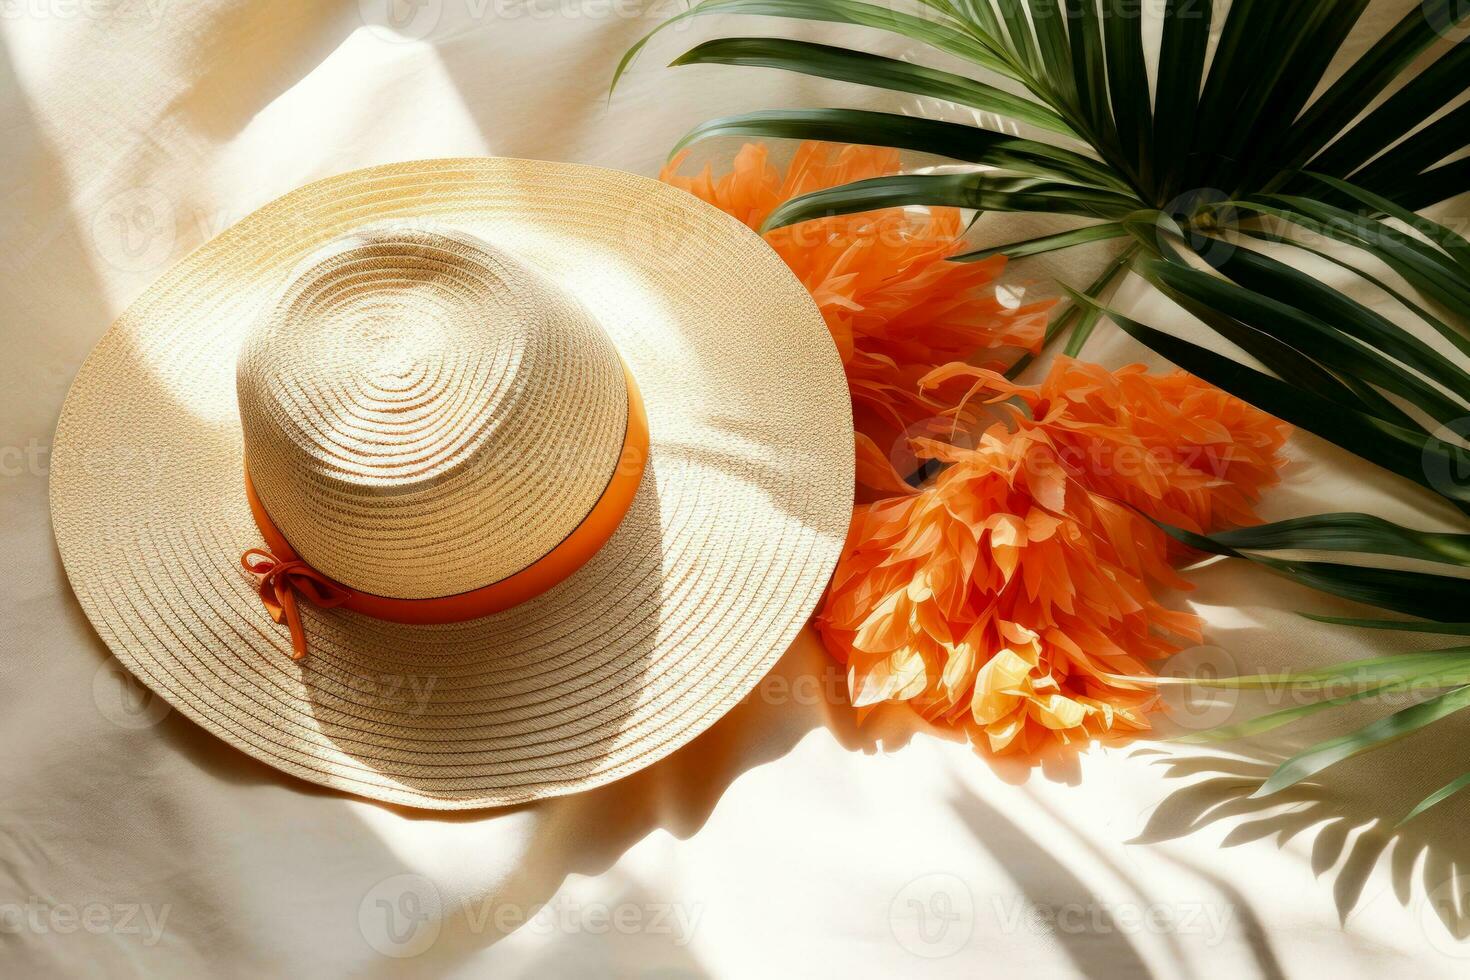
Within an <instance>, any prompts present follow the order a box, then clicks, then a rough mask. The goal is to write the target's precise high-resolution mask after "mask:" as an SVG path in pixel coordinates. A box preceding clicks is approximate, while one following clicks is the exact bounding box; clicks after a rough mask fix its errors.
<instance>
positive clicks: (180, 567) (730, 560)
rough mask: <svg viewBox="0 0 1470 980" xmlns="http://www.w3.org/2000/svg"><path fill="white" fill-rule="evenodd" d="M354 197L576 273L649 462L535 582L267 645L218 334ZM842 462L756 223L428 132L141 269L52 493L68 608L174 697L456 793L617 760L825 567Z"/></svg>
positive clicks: (780, 626) (269, 637)
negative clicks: (524, 588)
mask: <svg viewBox="0 0 1470 980" xmlns="http://www.w3.org/2000/svg"><path fill="white" fill-rule="evenodd" d="M385 222H386V223H390V224H391V223H394V222H403V223H405V224H408V225H415V226H416V225H418V224H420V223H431V224H432V225H433V226H435V227H449V228H453V229H458V230H461V231H465V232H469V233H471V234H474V235H477V236H479V237H481V238H483V239H485V240H487V241H489V242H492V243H494V244H495V245H497V246H499V247H501V248H503V249H506V250H508V251H510V252H511V253H513V254H515V255H517V256H518V257H520V258H521V259H523V260H524V261H526V262H528V263H529V264H531V265H533V266H535V267H537V268H539V269H541V270H542V271H543V272H545V273H546V274H547V275H549V276H550V277H551V278H552V279H553V280H555V281H556V282H557V283H559V284H560V285H561V286H562V287H563V288H564V289H566V290H568V291H570V292H571V293H573V294H574V295H575V296H576V297H577V298H578V299H580V300H581V302H582V303H583V304H584V305H585V306H586V307H587V308H588V309H589V310H590V311H591V312H592V313H593V315H594V316H596V317H597V318H598V320H599V321H600V322H601V323H602V325H603V327H604V328H605V329H606V330H607V332H608V334H609V335H610V336H611V338H612V340H613V342H614V344H615V345H616V346H617V348H618V350H619V352H620V353H621V354H622V356H623V358H624V360H625V361H626V362H627V364H628V365H629V367H630V368H631V370H632V372H633V374H634V376H635V377H636V379H637V382H638V385H639V388H640V389H641V392H642V395H643V400H644V404H645V407H646V410H647V414H648V422H649V434H650V454H649V462H648V467H647V469H646V471H645V474H644V477H643V482H642V484H641V486H640V488H639V491H638V494H637V497H636V498H635V500H634V502H633V505H632V507H631V509H630V511H629V513H628V516H627V517H626V518H625V519H624V521H623V523H622V524H621V525H620V526H619V528H618V530H617V532H616V533H615V534H614V535H613V537H612V539H611V540H610V541H609V542H608V543H607V544H606V545H605V546H604V547H603V548H602V549H601V550H600V551H599V552H598V554H597V555H596V556H595V557H594V558H593V559H592V560H591V561H590V562H589V563H588V564H587V565H585V566H584V567H583V568H581V569H580V570H579V571H578V572H577V573H575V574H574V575H572V576H571V577H570V578H568V579H567V580H565V581H564V582H562V583H561V584H559V585H558V586H556V587H555V588H553V589H552V590H550V591H549V592H547V593H545V594H543V595H541V596H539V597H537V598H535V599H532V600H530V601H528V602H526V603H523V604H521V605H519V606H517V607H515V608H513V609H510V610H508V611H506V612H503V613H499V614H497V615H494V616H489V617H485V618H482V619H477V620H472V621H469V622H463V623H456V624H448V625H440V626H408V625H399V624H394V623H389V622H385V621H381V620H375V619H370V618H367V617H364V616H361V615H359V614H356V613H352V612H346V611H343V610H339V609H319V608H316V607H314V606H311V605H310V604H304V605H303V616H304V619H305V627H306V632H307V635H308V637H309V640H310V651H311V652H310V655H309V656H308V657H307V658H306V659H305V660H302V661H299V662H298V661H293V660H292V659H291V656H290V654H291V641H290V637H289V635H288V634H287V632H286V630H285V628H284V627H282V626H278V625H277V624H276V623H274V622H272V620H271V619H270V617H269V615H268V613H267V611H266V609H265V608H264V606H263V605H262V603H261V601H260V598H259V595H258V594H257V591H256V583H255V581H254V579H253V578H252V577H251V576H250V575H248V574H247V573H246V572H245V571H244V569H242V568H241V566H240V555H241V553H242V552H243V551H244V550H245V549H247V548H252V547H258V546H259V545H260V544H261V536H260V532H259V530H258V529H257V527H256V526H255V523H254V521H253V519H252V517H251V514H250V510H249V507H248V504H247V501H246V497H245V493H244V489H243V484H242V466H243V459H242V444H241V433H240V421H239V415H238V412H237V407H236V393H235V360H236V352H237V350H238V348H239V346H240V344H241V341H242V339H243V338H244V336H245V334H246V332H247V331H248V330H249V328H250V327H251V325H252V324H253V323H255V322H256V320H257V318H259V317H260V316H261V315H262V313H263V311H265V310H267V309H268V308H269V306H270V304H271V303H272V302H273V300H274V299H275V296H276V294H277V293H278V292H279V290H280V289H281V287H282V284H283V283H284V282H285V281H286V279H287V277H288V276H289V275H290V273H291V270H292V269H293V267H295V266H296V265H297V264H298V263H299V262H300V261H301V260H302V259H303V258H304V257H305V256H307V255H309V254H310V253H312V252H313V251H315V250H316V249H318V248H320V247H321V246H322V245H324V244H325V243H327V242H329V241H331V240H332V239H335V238H337V237H338V236H340V235H342V234H345V233H347V232H349V231H352V230H353V229H356V228H360V227H362V226H364V225H367V224H382V223H385ZM852 474H853V448H852V428H851V409H850V406H849V401H848V395H847V388H846V384H845V381H844V377H843V372H842V366H841V363H840V360H839V358H838V355H837V351H836V349H835V347H834V345H833V342H832V340H831V338H830V336H829V335H828V333H827V330H826V328H825V325H824V324H823V321H822V318H821V315H820V314H819V312H818V311H817V309H816V307H815V305H814V303H813V302H812V299H811V298H810V296H809V295H808V294H807V292H806V290H805V289H804V288H803V287H802V285H801V284H800V283H799V282H798V281H797V280H796V278H795V277H794V276H793V275H792V274H791V272H790V271H789V270H788V269H787V268H786V267H785V265H784V264H783V263H782V262H781V261H780V259H779V258H778V257H777V256H776V255H775V254H774V253H773V252H772V251H771V250H770V248H768V247H767V246H766V244H765V243H764V242H762V241H761V240H760V238H759V237H758V236H757V235H755V234H754V233H752V232H751V231H750V230H749V229H747V228H745V227H744V226H743V225H741V224H740V223H739V222H737V221H735V220H734V219H732V218H730V217H729V216H728V215H725V214H724V213H722V212H720V211H718V210H716V209H715V208H712V207H710V206H709V205H707V204H705V203H703V202H702V201H699V200H697V199H696V198H694V197H693V196H691V195H689V194H686V193H684V192H683V191H679V190H676V189H673V188H670V187H668V186H665V185H663V184H660V183H658V182H656V181H651V180H648V179H646V178H642V177H637V176H633V175H630V174H625V173H620V172H616V171H608V170H602V169H598V168H592V167H585V166H578V165H572V164H561V163H545V162H539V161H525V160H508V159H450V160H430V161H419V162H412V163H402V164H392V165H387V166H381V167H374V168H370V169H366V170H359V171H355V172H352V173H348V174H343V175H341V176H338V177H333V178H330V179H327V180H323V181H319V182H317V183H313V184H310V185H308V186H306V187H303V188H301V189H300V190H297V191H295V192H293V193H291V194H288V195H286V196H285V197H282V198H280V199H278V200H276V201H274V202H272V203H271V204H269V205H267V206H265V207H264V208H262V209H260V210H259V211H256V212H255V213H254V214H252V215H250V216H249V217H247V218H245V219H244V220H242V221H240V222H239V223H238V224H236V225H234V226H233V227H231V228H230V229H229V230H227V231H225V232H224V233H223V234H221V235H220V236H219V237H217V238H215V239H214V240H212V241H211V242H209V243H208V244H206V245H205V246H203V247H202V248H200V249H199V250H197V251H196V252H194V253H193V254H191V255H189V256H188V257H187V258H185V259H184V260H183V261H182V262H180V263H179V264H178V265H177V266H175V267H174V268H172V269H171V270H170V271H169V272H168V273H166V274H165V275H164V276H163V277H162V278H161V279H160V280H159V281H158V282H156V283H155V284H154V285H153V286H152V287H151V288H150V289H148V291H147V292H145V293H144V294H143V296H142V297H140V298H139V299H138V300H137V301H136V302H135V303H134V304H133V305H132V306H131V307H130V308H129V309H128V310H127V311H126V312H125V313H124V314H123V315H122V317H121V318H120V319H119V320H118V321H117V322H116V323H115V324H114V325H113V326H112V328H111V329H110V330H108V332H107V333H106V335H105V336H104V337H103V338H102V340H101V342H100V343H99V344H98V345H97V347H96V349H95V350H94V351H93V352H92V354H91V355H90V356H89V357H88V359H87V361H86V363H85V364H84V365H83V367H82V369H81V371H80V373H79V374H78V376H77V378H76V381H75V382H74V383H73V385H72V388H71V391H70V393H69V394H68V396H67V400H66V404H65V407H64V408H63V410H62V414H61V420H60V422H59V424H58V426H57V433H56V441H55V446H54V451H53V460H52V472H51V512H52V521H53V524H54V526H55V533H56V540H57V544H58V547H59V549H60V552H61V557H62V561H63V563H64V565H65V567H66V572H67V575H68V577H69V578H70V581H71V585H72V588H73V589H74V590H75V592H76V594H77V597H78V599H79V600H80V602H81V605H82V608H83V609H84V610H85V612H86V614H87V616H88V617H89V618H90V620H91V622H92V624H93V625H94V627H95V628H96V629H97V631H98V633H99V634H100V635H101V637H102V639H103V640H104V641H105V642H106V643H107V645H108V647H109V648H111V650H112V652H113V653H114V654H115V655H116V656H117V658H118V660H119V661H121V662H122V664H124V665H125V666H126V667H127V668H128V669H129V670H130V671H132V672H133V673H134V674H135V675H137V677H138V678H139V679H140V680H141V681H142V682H143V683H144V684H146V685H148V687H150V688H152V689H153V690H154V691H156V692H157V693H158V694H160V695H161V696H162V697H163V698H164V699H166V700H167V701H168V702H169V703H170V704H171V705H173V706H174V707H175V708H177V709H178V710H179V711H181V712H182V713H183V714H185V715H186V716H188V717H189V718H191V719H193V720H194V721H195V722H197V723H198V724H200V725H202V726H203V727H204V728H206V729H208V730H209V731H211V732H213V733H214V734H215V735H217V736H219V737H220V738H222V739H224V740H225V741H227V742H229V743H231V744H232V745H235V746H237V747H238V748H240V749H242V750H244V751H245V752H247V753H249V754H250V755H252V756H254V757H256V758H258V759H260V760H262V761H264V762H267V763H269V764H270V765H272V766H275V767H277V768H278V769H280V770H282V771H284V772H288V773H291V774H293V775H295V776H299V777H301V778H303V779H307V780H310V781H311V782H314V783H320V784H322V785H325V786H330V787H334V788H336V789H340V790H344V791H346V792H349V793H354V794H357V795H360V796H365V797H370V798H374V799H379V800H384V801H387V802H391V803H396V804H402V805H408V806H415V807H426V808H433V809H466V808H473V807H484V806H495V805H503V804H511V803H518V802H524V801H528V800H535V799H539V798H543V797H548V796H556V795H560V794H563V793H569V792H574V791H578V790H582V789H587V788H590V787H593V786H596V785H599V784H602V783H605V782H608V781H610V780H612V779H615V778H617V777H619V776H622V775H626V774H628V773H630V772H633V771H634V770H636V769H639V768H641V767H643V766H646V765H648V764H649V763H652V762H654V761H656V760H657V759H659V758H661V757H663V756H665V755H668V754H669V753H670V752H672V751H674V750H675V749H677V748H678V747H680V746H681V745H684V744H685V743H687V742H688V741H690V740H691V739H692V738H694V737H695V736H696V735H698V734H699V733H700V732H702V731H704V730H705V729H706V728H708V727H709V726H710V725H711V724H713V723H714V721H715V720H716V719H718V718H719V717H720V716H721V715H722V714H724V713H725V712H726V711H727V710H728V709H729V708H731V707H732V706H733V705H735V704H736V703H737V702H739V701H740V700H741V699H742V698H743V697H745V696H746V695H747V694H748V693H749V692H750V691H751V690H752V689H753V688H754V686H755V685H756V684H757V683H758V681H759V680H760V678H761V677H762V676H763V675H764V674H765V673H766V672H767V671H768V670H769V669H770V667H771V666H772V665H773V664H774V663H775V661H776V660H777V659H778V658H779V657H780V656H781V654H782V653H783V652H784V651H785V650H786V648H787V647H788V646H789V644H790V643H791V641H792V640H793V639H794V637H795V635H796V633H797V631H798V630H799V629H800V628H801V626H802V624H803V623H804V622H805V620H806V619H807V617H808V616H809V615H810V613H811V611H812V609H813V608H814V606H815V604H816V602H817V601H818V599H819V597H820V595H821V593H822V590H823V589H824V587H825V586H826V584H827V581H828V578H829V577H830V575H831V573H832V570H833V567H834V566H835V564H836V561H837V557H838V554H839V552H840V550H841V547H842V543H843V539H844V536H845V534H846V529H847V525H848V518H849V515H850V507H851V501H852V489H853V488H852V481H853V475H852Z"/></svg>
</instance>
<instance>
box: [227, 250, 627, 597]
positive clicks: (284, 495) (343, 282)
mask: <svg viewBox="0 0 1470 980" xmlns="http://www.w3.org/2000/svg"><path fill="white" fill-rule="evenodd" d="M238 388H239V396H240V420H241V424H242V427H243V431H244V435H245V458H246V459H247V460H248V461H249V464H250V477H251V479H252V480H253V481H254V483H255V487H256V490H257V492H259V494H260V496H261V500H262V502H263V503H264V504H265V507H266V510H267V511H268V512H269V513H270V515H271V518H272V520H273V521H275V524H276V526H277V527H279V528H280V529H281V531H282V533H283V534H285V535H286V538H287V540H289V541H290V542H291V544H292V546H293V547H294V548H295V549H296V551H297V553H298V554H300V555H301V556H302V557H303V558H305V559H306V561H308V562H309V563H310V564H311V565H312V567H314V568H316V569H317V570H318V571H321V572H323V573H325V574H326V575H328V576H330V577H331V578H334V579H336V580H337V581H339V582H342V583H344V584H346V585H349V586H351V587H352V588H354V589H357V590H358V591H362V592H371V593H373V594H375V595H384V596H391V597H393V598H399V599H423V598H431V597H434V596H446V595H454V594H456V593H459V592H468V591H469V590H471V589H477V588H480V587H482V586H485V585H489V584H491V583H493V582H498V581H500V580H501V579H503V578H505V577H507V576H509V575H513V574H515V573H516V572H518V571H520V570H521V569H523V568H525V567H526V566H527V565H530V564H531V563H532V562H534V561H536V560H537V559H538V558H541V557H542V556H544V555H545V554H546V553H547V552H549V551H551V549H553V548H554V547H556V546H557V545H558V544H560V543H561V541H562V539H564V538H565V537H566V536H567V535H568V534H570V533H571V532H572V531H573V530H574V529H575V528H576V527H577V525H578V524H580V523H581V521H582V519H583V518H584V517H586V516H587V513H588V511H590V510H591V509H592V506H593V504H595V503H596V502H597V499H598V497H599V496H601V494H602V492H603V490H604V488H606V486H607V483H608V480H609V479H610V478H611V477H612V473H613V470H614V468H615V467H616V466H617V464H618V458H619V452H620V450H621V449H622V445H623V436H624V434H625V432H626V428H627V419H628V395H627V385H626V384H625V382H624V380H623V366H622V363H621V362H620V361H619V360H618V354H617V351H616V349H615V348H614V347H613V345H612V343H611V342H610V341H609V340H608V338H607V335H606V334H605V333H604V332H603V331H602V329H601V327H599V326H598V324H597V322H596V321H595V320H594V319H593V318H592V317H591V316H590V315H589V314H588V313H587V312H586V310H585V309H584V308H583V307H582V306H581V304H580V303H578V302H577V301H576V300H575V299H574V298H573V297H571V296H569V295H566V294H564V293H563V292H562V290H560V289H559V288H558V287H557V286H556V285H555V284H554V283H551V282H549V281H547V280H546V279H545V277H543V276H541V275H539V274H537V273H536V272H535V271H534V270H532V269H530V268H528V267H526V266H525V264H524V263H520V262H517V261H516V260H515V259H514V257H513V256H510V255H505V254H502V253H498V252H497V251H496V250H495V249H494V248H493V247H490V246H487V245H486V244H484V243H480V242H477V241H476V240H474V239H473V238H470V237H468V236H466V235H464V234H461V233H455V232H452V231H451V232H443V231H428V230H419V229H399V228H392V227H388V228H374V229H367V230H365V231H362V232H357V233H353V234H350V235H348V236H347V237H345V238H343V239H340V240H338V241H336V242H333V243H332V244H331V245H329V246H328V247H327V248H326V249H325V250H324V251H323V253H322V254H318V255H315V256H312V257H311V259H309V260H308V261H307V262H306V263H305V264H304V265H303V267H302V268H299V269H297V270H295V271H294V272H293V273H292V276H291V279H290V282H289V285H288V286H287V289H286V290H285V293H284V295H283V296H282V297H281V300H280V302H279V303H278V304H277V306H276V308H275V310H273V311H272V312H271V314H270V315H269V316H267V317H265V318H263V319H262V320H261V322H260V325H259V327H257V328H256V329H255V330H254V331H253V332H252V333H251V335H250V337H249V338H248V339H247V340H246V342H245V345H244V348H243V349H242V350H241V352H240V358H239V373H238Z"/></svg>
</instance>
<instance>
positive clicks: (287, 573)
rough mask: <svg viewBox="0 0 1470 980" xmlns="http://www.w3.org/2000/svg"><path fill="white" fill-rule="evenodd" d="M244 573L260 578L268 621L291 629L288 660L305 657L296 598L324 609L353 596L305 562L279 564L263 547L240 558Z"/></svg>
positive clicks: (303, 636) (304, 638)
mask: <svg viewBox="0 0 1470 980" xmlns="http://www.w3.org/2000/svg"><path fill="white" fill-rule="evenodd" d="M240 564H241V565H243V566H245V571H247V572H249V573H250V574H252V575H259V576H260V601H261V602H262V603H264V604H265V608H266V611H267V612H269V613H270V614H271V619H273V620H275V621H276V622H277V623H280V622H282V621H284V622H285V623H286V625H287V626H288V627H289V628H290V630H291V649H292V654H291V659H292V660H300V659H301V658H302V657H304V656H306V630H305V628H304V627H302V625H301V612H300V610H299V609H297V607H296V595H297V593H300V594H301V595H303V596H305V597H306V598H307V600H309V601H310V602H312V603H313V604H315V605H318V606H321V607H322V608H323V609H330V608H331V607H333V606H340V605H342V603H344V602H346V601H347V600H348V599H350V598H351V597H352V593H351V592H349V591H347V590H346V589H344V588H342V586H340V585H338V584H337V583H335V582H333V581H332V580H331V579H329V578H327V577H326V576H325V575H323V574H322V573H321V572H319V571H317V570H316V569H314V568H312V567H311V566H310V565H308V564H307V563H306V562H304V561H300V560H297V561H281V560H280V559H279V558H277V557H276V556H275V555H273V554H271V553H270V552H269V551H266V550H265V549H264V548H251V549H250V550H248V551H246V552H245V553H244V554H243V555H241V556H240Z"/></svg>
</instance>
